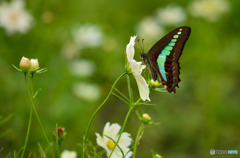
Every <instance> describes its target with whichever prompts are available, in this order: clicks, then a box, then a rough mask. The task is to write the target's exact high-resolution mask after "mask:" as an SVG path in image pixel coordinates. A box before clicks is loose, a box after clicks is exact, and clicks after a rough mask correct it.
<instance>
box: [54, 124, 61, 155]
mask: <svg viewBox="0 0 240 158" xmlns="http://www.w3.org/2000/svg"><path fill="white" fill-rule="evenodd" d="M55 132H56V148H57V157H58V158H60V150H59V146H60V142H59V141H58V137H59V136H58V125H57V123H56V130H55Z"/></svg>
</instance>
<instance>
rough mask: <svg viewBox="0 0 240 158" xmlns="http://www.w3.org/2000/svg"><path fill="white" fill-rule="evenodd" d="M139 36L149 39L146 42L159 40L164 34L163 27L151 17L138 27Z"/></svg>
mask: <svg viewBox="0 0 240 158" xmlns="http://www.w3.org/2000/svg"><path fill="white" fill-rule="evenodd" d="M136 31H137V34H138V35H139V36H140V37H142V38H144V39H147V40H146V41H156V40H158V39H159V38H160V37H161V35H162V34H163V32H164V29H163V27H161V25H159V24H158V23H157V22H156V21H154V19H153V18H151V17H146V18H144V19H143V20H142V21H141V22H140V23H139V24H138V25H137V27H136Z"/></svg>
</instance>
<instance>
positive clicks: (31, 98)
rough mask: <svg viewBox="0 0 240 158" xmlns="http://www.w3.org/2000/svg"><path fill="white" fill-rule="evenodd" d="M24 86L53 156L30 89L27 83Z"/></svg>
mask: <svg viewBox="0 0 240 158" xmlns="http://www.w3.org/2000/svg"><path fill="white" fill-rule="evenodd" d="M25 76H26V75H25ZM26 86H27V90H28V94H29V96H30V100H31V104H32V108H33V111H34V113H35V115H36V117H37V119H38V122H39V124H40V126H41V129H42V132H43V135H44V137H45V139H46V141H47V143H48V145H49V147H50V150H51V152H52V156H53V157H55V155H54V152H53V149H52V147H51V144H50V142H49V140H48V138H47V135H46V133H45V131H44V129H43V126H42V123H41V120H40V118H39V116H38V113H37V110H36V108H35V106H34V102H33V97H32V96H31V92H30V89H29V86H28V84H26Z"/></svg>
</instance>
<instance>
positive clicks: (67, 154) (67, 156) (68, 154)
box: [61, 150, 77, 158]
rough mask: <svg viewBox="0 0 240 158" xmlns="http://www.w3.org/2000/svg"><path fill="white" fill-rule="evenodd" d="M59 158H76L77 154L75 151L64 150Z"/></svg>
mask: <svg viewBox="0 0 240 158" xmlns="http://www.w3.org/2000/svg"><path fill="white" fill-rule="evenodd" d="M61 158H77V152H76V151H68V150H64V151H63V152H62V153H61Z"/></svg>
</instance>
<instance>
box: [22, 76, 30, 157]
mask: <svg viewBox="0 0 240 158" xmlns="http://www.w3.org/2000/svg"><path fill="white" fill-rule="evenodd" d="M24 77H25V83H26V86H27V87H28V84H27V77H26V73H24ZM29 97H30V98H32V96H31V94H30V93H29ZM31 122H32V106H31V109H30V116H29V121H28V129H27V135H26V139H25V144H24V148H23V152H22V156H21V158H23V157H24V153H25V150H26V147H27V142H28V137H29V133H30V127H31Z"/></svg>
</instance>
